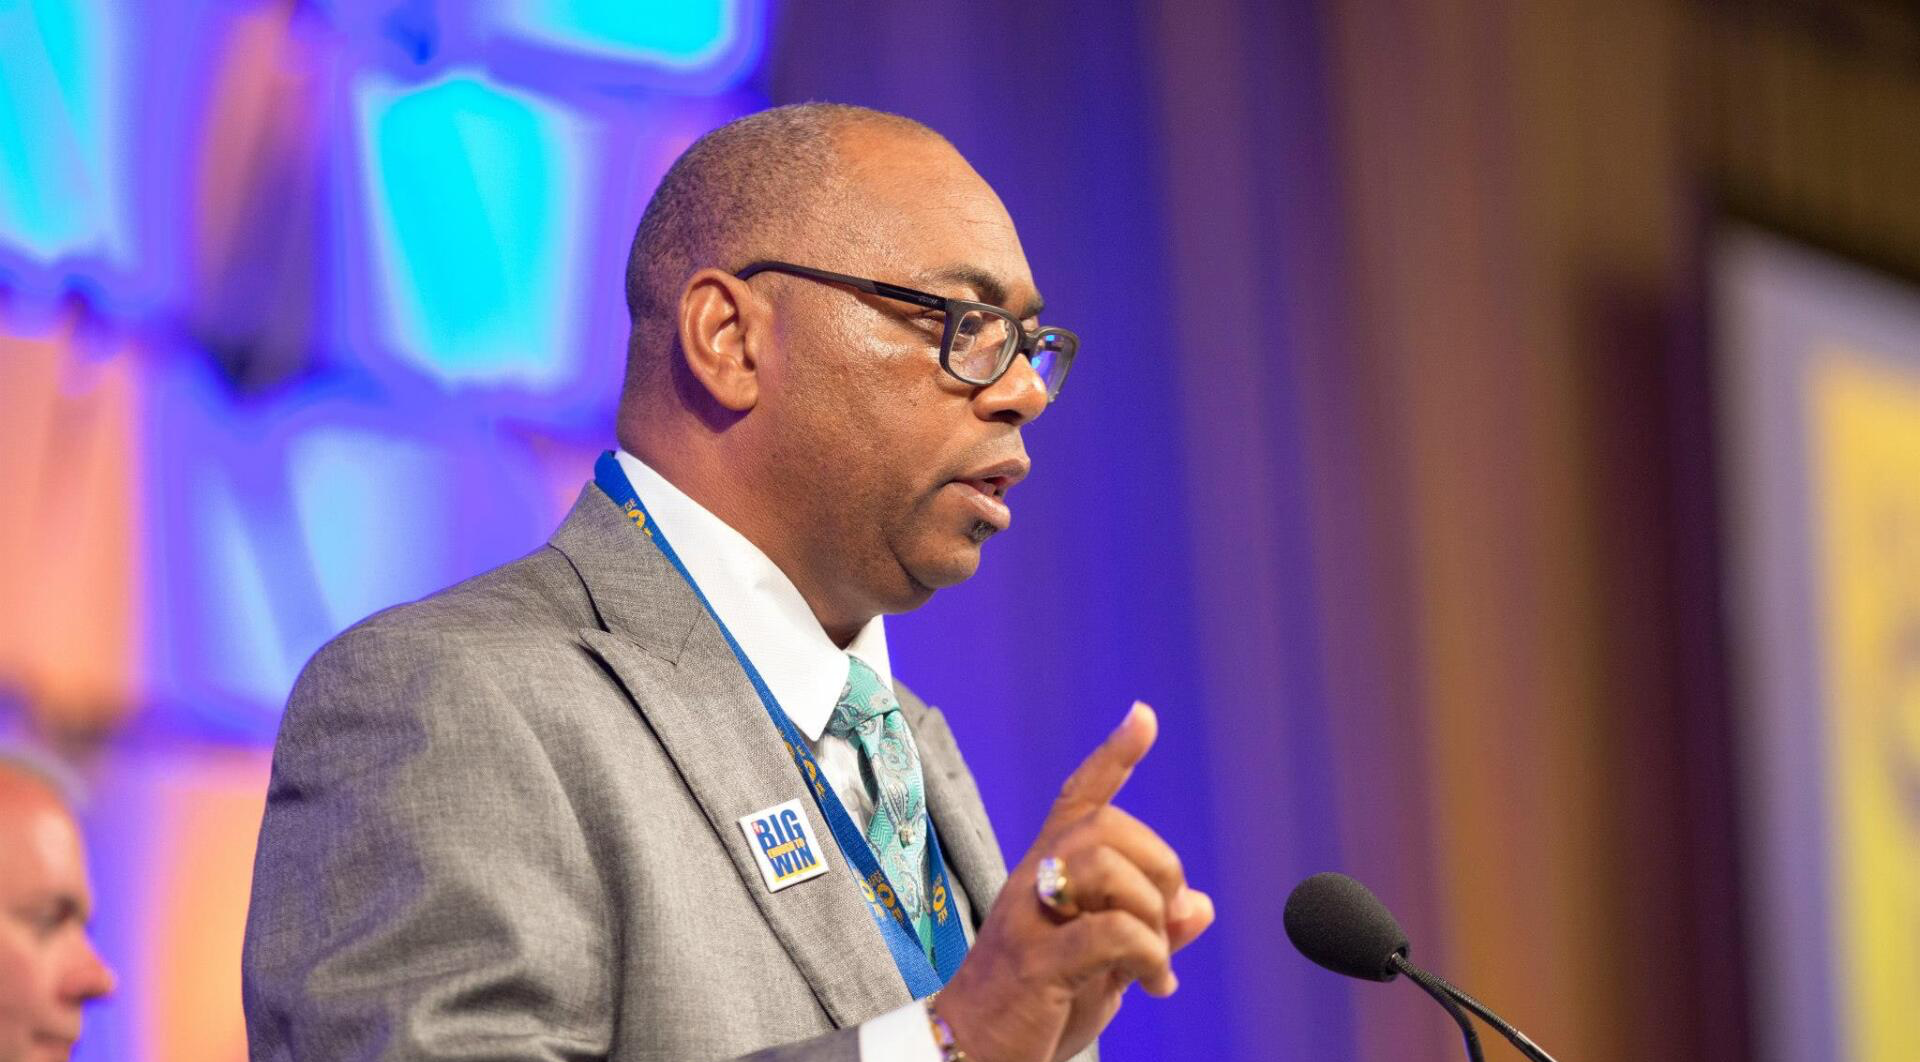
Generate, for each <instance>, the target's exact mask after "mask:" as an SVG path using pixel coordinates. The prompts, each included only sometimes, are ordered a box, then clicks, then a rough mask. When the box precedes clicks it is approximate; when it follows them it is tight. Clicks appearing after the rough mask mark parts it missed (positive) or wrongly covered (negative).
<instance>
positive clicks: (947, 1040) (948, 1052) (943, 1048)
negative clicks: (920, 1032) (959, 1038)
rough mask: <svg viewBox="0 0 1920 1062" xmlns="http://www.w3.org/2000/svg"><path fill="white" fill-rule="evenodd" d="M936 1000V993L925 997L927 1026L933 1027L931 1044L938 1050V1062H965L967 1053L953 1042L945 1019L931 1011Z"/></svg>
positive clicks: (937, 996) (950, 1030)
mask: <svg viewBox="0 0 1920 1062" xmlns="http://www.w3.org/2000/svg"><path fill="white" fill-rule="evenodd" d="M938 998H940V994H939V993H938V992H936V993H934V994H933V995H931V996H928V997H927V1024H928V1025H931V1026H932V1027H933V1042H934V1045H935V1046H937V1047H939V1048H940V1062H967V1053H966V1052H965V1051H962V1050H960V1048H959V1046H958V1045H957V1044H955V1043H954V1042H953V1030H952V1029H951V1028H949V1027H948V1025H947V1019H945V1018H943V1017H941V1016H940V1012H939V1011H936V1010H934V1009H933V1001H934V1000H936V999H938Z"/></svg>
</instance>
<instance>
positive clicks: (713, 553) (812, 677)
mask: <svg viewBox="0 0 1920 1062" xmlns="http://www.w3.org/2000/svg"><path fill="white" fill-rule="evenodd" d="M616 457H617V458H618V460H619V462H620V470H621V471H623V472H625V473H626V474H627V481H628V482H629V483H631V484H633V490H634V493H636V494H638V495H639V496H640V502H641V504H642V505H644V506H646V509H647V514H648V516H649V517H650V518H651V519H652V521H653V523H654V524H655V525H656V526H657V527H659V529H660V533H661V534H663V535H665V536H666V539H667V541H668V542H671V543H673V551H674V552H675V553H677V554H679V555H680V562H681V563H682V564H684V565H686V568H687V572H688V574H690V575H692V576H693V581H694V582H695V583H697V584H699V586H700V592H701V593H703V594H705V595H706V597H707V602H708V603H709V604H711V605H712V606H713V611H714V613H715V614H716V615H718V616H719V617H720V621H721V622H722V623H724V624H726V627H727V630H729V631H731V632H732V633H733V638H734V640H735V641H737V642H739V643H740V649H741V651H742V652H744V653H746V654H747V659H748V660H751V661H753V666H754V668H755V669H756V670H758V671H759V672H760V677H761V678H762V679H764V680H765V681H766V684H767V688H768V689H770V690H772V691H773V696H774V699H775V700H777V701H779V702H780V707H781V709H782V710H783V711H785V712H786V713H787V718H789V719H791V720H793V725H794V726H797V727H799V728H800V732H801V733H802V734H804V735H806V738H807V740H809V741H818V740H820V735H821V734H823V733H825V732H826V729H827V721H828V719H830V718H831V717H832V715H833V707H834V705H835V704H836V703H838V702H839V700H840V691H841V690H842V689H844V688H845V687H846V684H847V655H848V654H852V655H854V656H857V657H859V658H860V659H861V661H862V662H864V663H865V664H866V665H867V666H868V667H871V668H872V669H873V670H874V673H875V674H877V675H879V676H880V681H881V682H883V683H885V684H886V685H888V686H892V685H893V669H892V666H891V664H890V663H889V661H888V659H887V631H886V625H885V624H884V623H883V622H882V617H880V616H875V617H874V618H873V619H871V620H869V621H867V625H866V626H865V627H862V628H860V633H858V634H856V635H854V638H853V641H852V642H850V643H848V645H847V648H846V650H845V651H844V652H843V651H842V650H841V649H840V647H839V646H837V645H834V644H833V639H831V638H828V637H827V632H826V631H825V630H824V629H822V628H821V626H820V621H819V620H817V619H815V618H814V615H813V610H812V609H811V608H808V607H807V602H806V599H805V598H803V597H801V596H800V591H799V590H798V589H796V588H795V587H794V585H793V580H791V579H789V578H787V575H786V573H785V572H783V571H781V570H780V568H779V566H778V565H776V564H774V563H773V561H772V560H771V559H770V558H768V557H767V555H766V554H765V553H762V552H761V551H760V547H758V546H756V545H754V544H753V543H752V542H750V541H748V540H747V537H746V536H745V535H742V534H741V533H740V532H738V531H735V530H734V529H733V528H732V527H730V526H729V525H728V524H727V523H726V522H725V521H723V520H721V519H720V518H719V517H717V516H715V515H713V514H712V513H711V512H708V511H707V509H706V507H705V506H702V505H701V504H700V503H699V502H697V501H694V500H693V499H692V498H689V497H687V495H686V494H685V493H684V492H682V491H681V490H680V488H678V487H676V486H674V485H673V484H672V483H669V482H668V481H667V479H666V477H665V476H662V475H661V474H660V473H658V472H655V471H654V470H653V469H652V468H650V467H648V465H647V464H646V462H644V461H642V460H640V459H639V458H637V457H635V456H633V455H632V454H630V453H627V452H626V451H625V450H621V451H619V452H618V454H617V455H616Z"/></svg>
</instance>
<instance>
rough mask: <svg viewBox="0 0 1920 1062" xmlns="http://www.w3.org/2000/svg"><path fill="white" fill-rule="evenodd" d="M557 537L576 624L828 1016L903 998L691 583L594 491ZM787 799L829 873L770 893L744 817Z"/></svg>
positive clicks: (843, 1021) (856, 1017)
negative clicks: (578, 607)
mask: <svg viewBox="0 0 1920 1062" xmlns="http://www.w3.org/2000/svg"><path fill="white" fill-rule="evenodd" d="M552 544H553V546H554V547H555V548H556V549H558V550H559V551H560V552H561V553H563V554H565V555H566V556H567V558H568V559H569V560H570V561H571V562H572V563H573V566H574V569H575V570H576V571H577V572H579V574H580V577H581V579H582V581H583V582H585V584H586V586H587V592H588V595H589V596H590V597H591V598H592V600H593V603H594V607H595V610H596V611H597V612H598V614H599V616H600V618H601V623H602V626H603V627H604V628H605V629H604V630H584V631H582V632H581V639H582V641H583V642H584V643H585V644H586V646H587V648H588V649H590V650H592V651H593V653H594V654H595V655H597V656H598V657H599V658H600V660H601V661H602V662H603V663H605V664H606V666H607V668H608V669H609V670H610V671H612V673H613V674H614V675H615V677H617V678H618V679H619V681H620V683H621V685H622V686H624V687H625V688H626V691H627V694H628V696H629V697H631V698H632V699H633V703H634V706H635V707H636V709H638V711H639V712H640V713H641V715H642V716H644V717H645V718H646V720H647V723H648V725H649V726H651V727H652V728H653V731H654V733H655V734H656V735H657V736H658V737H659V739H660V744H661V746H662V748H664V749H665V751H666V753H667V755H668V756H669V757H671V758H672V760H673V762H674V765H675V766H676V767H678V768H679V770H680V774H681V777H682V778H684V779H685V781H686V784H687V788H688V790H689V792H691V793H692V795H693V797H694V799H695V800H696V801H697V802H698V803H699V805H700V807H701V810H702V811H704V812H705V813H706V818H707V822H708V824H709V825H710V826H711V827H712V828H713V830H714V831H715V832H716V833H717V834H719V836H720V842H721V845H722V847H723V848H725V849H726V851H727V853H728V855H729V856H730V857H731V858H732V859H733V863H734V869H735V871H736V872H737V873H738V874H739V875H740V877H741V880H742V881H743V882H744V883H745V884H746V887H747V891H748V892H749V893H750V894H752V896H753V898H754V901H755V902H756V903H757V904H758V905H759V907H760V913H761V915H762V916H763V917H764V918H765V919H766V920H767V924H768V926H769V927H770V928H771V929H772V931H773V933H774V934H775V935H776V936H778V937H779V939H780V941H781V943H782V944H783V945H784V946H785V947H786V949H787V952H788V954H790V955H791V956H792V957H793V960H794V962H795V964H796V965H798V967H799V968H800V971H801V973H802V974H803V975H804V976H805V977H806V978H807V980H808V982H809V983H811V984H812V986H813V989H814V993H815V995H816V996H817V997H818V998H819V1000H820V1003H821V1006H822V1007H824V1008H825V1009H826V1011H827V1014H828V1015H829V1016H830V1017H831V1018H832V1019H833V1021H834V1023H835V1024H836V1025H841V1026H847V1025H853V1024H857V1023H859V1022H862V1021H865V1020H867V1019H869V1018H872V1017H874V1016H876V1015H878V1014H881V1013H884V1012H886V1011H888V1010H891V1009H893V1008H895V1007H899V1006H903V1005H905V1004H906V1003H908V1002H909V1001H910V997H909V996H908V994H907V989H906V984H905V983H904V982H903V981H902V980H901V978H900V973H899V971H897V970H896V969H894V966H893V960H892V959H891V957H890V956H889V955H888V952H887V945H886V942H885V941H884V940H882V939H881V937H880V932H879V930H878V929H877V928H876V927H875V926H874V924H873V919H872V917H871V915H869V914H868V908H867V903H866V900H865V898H864V896H863V895H862V893H861V889H860V883H859V881H858V880H857V878H856V877H855V876H854V874H853V873H852V871H851V868H850V867H848V865H847V863H846V861H845V860H844V859H843V858H841V856H840V853H839V851H838V849H837V848H836V847H834V846H833V845H832V841H831V837H832V835H831V833H830V832H828V830H827V827H826V823H825V822H824V821H823V820H822V818H821V816H820V814H819V811H818V809H817V808H815V807H814V803H813V798H812V796H811V795H810V794H809V793H808V792H807V789H806V786H805V785H804V784H803V782H802V781H801V778H800V774H799V772H798V771H797V770H795V768H794V765H793V760H792V759H791V758H790V757H789V756H788V755H787V752H786V746H785V742H784V741H783V739H782V738H781V735H780V732H779V731H778V730H777V729H775V727H774V725H773V722H772V720H770V719H769V718H768V717H767V713H766V710H765V708H764V707H763V706H762V705H761V703H760V698H759V695H758V694H756V693H755V692H754V690H753V686H752V685H751V684H750V683H749V682H748V681H747V677H746V673H745V672H744V671H742V670H741V668H740V665H739V662H738V661H737V660H735V659H734V656H733V652H732V650H731V649H729V648H728V647H727V644H726V641H725V639H724V638H723V637H722V636H721V634H720V629H719V627H717V626H716V625H715V624H714V622H713V619H712V617H711V616H709V615H708V614H707V611H706V609H705V608H704V607H703V606H702V605H701V604H700V602H699V600H698V599H697V598H695V597H694V595H693V592H692V591H691V590H690V589H689V588H688V586H687V584H686V581H685V580H684V579H682V578H681V577H680V574H679V572H678V571H676V570H675V569H674V567H673V565H672V564H670V563H669V562H668V561H667V560H666V558H665V557H664V555H662V554H661V553H660V551H659V550H657V549H655V548H653V547H652V546H651V544H650V543H648V542H647V541H646V540H645V539H644V538H642V537H641V535H640V534H639V533H637V532H636V531H635V529H634V527H633V525H631V524H630V523H628V522H627V521H626V519H625V518H624V517H622V515H621V514H620V511H619V510H618V509H617V508H616V507H615V506H614V505H613V503H612V501H611V500H609V499H608V498H607V496H606V495H605V494H603V493H601V492H600V490H599V488H597V487H594V486H591V485H589V486H588V487H587V489H586V490H585V491H584V492H582V494H581V497H580V500H579V502H577V503H576V504H575V506H574V510H573V513H572V514H571V515H569V516H568V518H567V521H566V523H564V524H563V525H562V526H561V528H560V530H559V532H557V533H556V534H555V535H554V538H553V542H552ZM794 799H798V800H799V801H800V802H801V806H802V807H803V808H806V809H808V815H809V818H810V819H811V820H812V821H813V822H814V825H815V832H816V833H817V834H819V836H820V839H821V841H822V843H823V844H826V845H827V846H828V848H829V850H828V851H826V852H825V853H823V854H824V855H825V857H826V860H827V863H828V866H829V870H828V872H827V873H826V874H824V875H822V876H820V877H818V878H815V879H813V880H810V881H803V882H800V883H799V884H796V885H793V886H790V887H788V888H786V889H782V890H781V891H779V892H777V893H775V892H769V891H768V890H767V887H766V884H765V882H764V881H763V880H762V878H761V876H760V871H759V868H758V865H757V864H756V862H755V860H754V857H753V855H752V853H751V851H750V850H749V849H748V847H747V841H746V837H745V835H744V834H743V833H742V832H741V830H740V827H739V819H740V817H741V816H743V815H748V814H751V813H753V812H756V811H760V810H763V809H765V808H769V807H772V806H774V805H776V804H780V803H783V802H785V801H788V800H794Z"/></svg>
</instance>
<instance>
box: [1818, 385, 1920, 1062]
mask: <svg viewBox="0 0 1920 1062" xmlns="http://www.w3.org/2000/svg"><path fill="white" fill-rule="evenodd" d="M1812 372H1813V374H1814V379H1813V381H1812V382H1813V388H1812V392H1811V394H1812V402H1813V406H1814V408H1813V417H1812V426H1813V434H1814V439H1813V443H1814V448H1813V453H1814V460H1813V463H1812V467H1811V469H1810V472H1811V475H1812V476H1813V483H1812V496H1813V499H1814V512H1815V514H1816V515H1815V516H1814V518H1813V519H1814V522H1815V525H1816V526H1815V528H1814V530H1815V531H1816V533H1817V534H1818V536H1819V544H1818V547H1817V549H1818V556H1819V564H1820V569H1819V571H1820V574H1821V575H1822V577H1823V578H1822V580H1821V585H1822V590H1821V593H1822V595H1823V596H1822V599H1821V601H1820V606H1821V616H1822V622H1823V627H1824V630H1823V631H1822V633H1821V649H1822V651H1823V652H1824V654H1825V655H1824V660H1823V665H1824V667H1823V681H1824V685H1825V691H1824V692H1825V699H1826V710H1827V714H1828V720H1829V727H1830V729H1829V730H1828V733H1827V742H1828V749H1827V767H1828V775H1827V796H1828V802H1829V807H1830V809H1831V815H1832V820H1831V829H1832V841H1831V843H1832V846H1833V847H1832V853H1833V856H1832V858H1833V863H1832V866H1831V872H1830V874H1831V876H1830V884H1831V887H1832V895H1833V898H1834V903H1835V910H1834V914H1833V919H1834V920H1833V923H1832V926H1833V932H1834V939H1835V944H1836V950H1837V952H1838V954H1837V955H1836V956H1835V961H1836V963H1837V969H1836V970H1835V975H1836V977H1835V984H1836V985H1837V986H1838V991H1837V992H1836V1000H1837V1004H1836V1005H1837V1007H1838V1010H1839V1013H1838V1014H1837V1015H1836V1017H1837V1018H1838V1019H1839V1020H1838V1021H1837V1022H1836V1024H1837V1025H1838V1027H1839V1028H1840V1029H1841V1030H1843V1032H1842V1034H1841V1035H1842V1036H1843V1037H1851V1042H1850V1043H1848V1044H1846V1045H1845V1047H1844V1049H1843V1051H1842V1055H1841V1057H1844V1058H1848V1059H1854V1060H1858V1062H1913V1060H1914V1059H1920V1020H1916V1014H1915V1006H1914V1001H1915V998H1916V997H1915V994H1914V978H1913V970H1912V966H1913V948H1914V945H1915V944H1916V943H1920V740H1916V735H1920V369H1914V368H1907V369H1904V370H1903V369H1901V368H1899V367H1897V366H1895V365H1894V364H1892V363H1890V362H1886V361H1880V360H1876V359H1873V358H1871V357H1868V356H1866V355H1864V354H1859V353H1855V352H1852V351H1845V350H1837V349H1829V350H1826V351H1823V352H1822V355H1821V357H1820V358H1819V359H1818V360H1816V362H1815V364H1814V368H1813V369H1812ZM1807 843H1810V844H1812V843H1817V841H1816V839H1813V838H1809V839H1808V841H1807Z"/></svg>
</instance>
